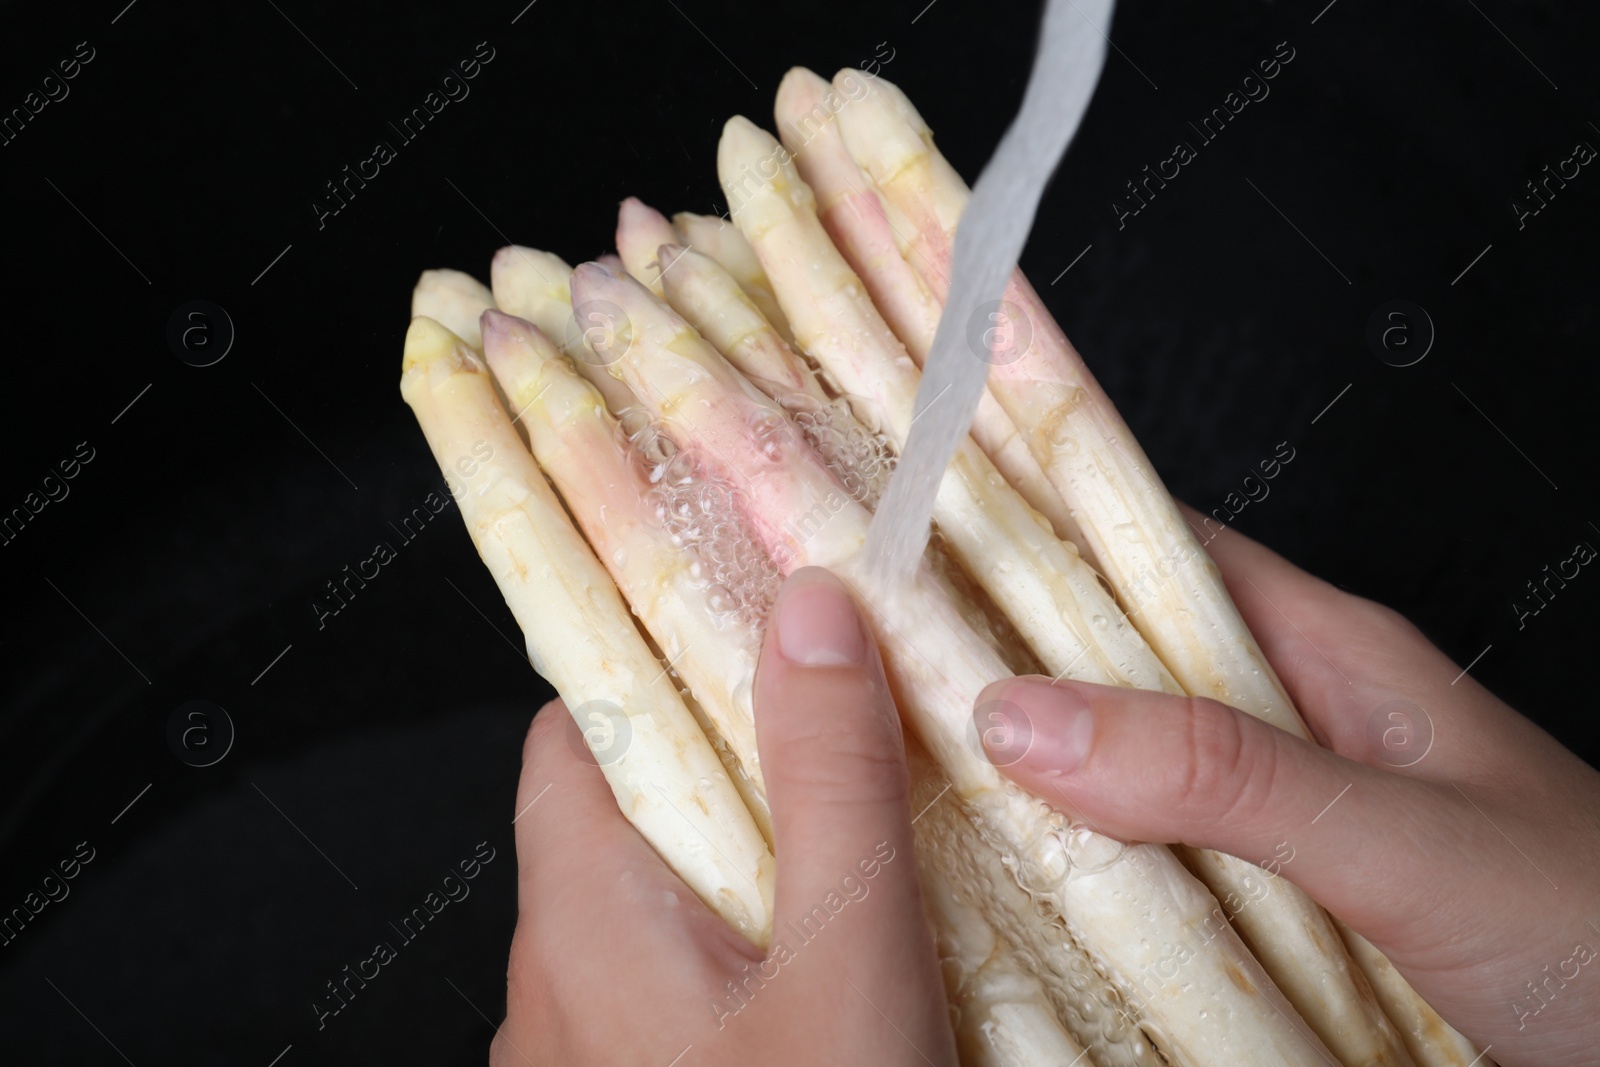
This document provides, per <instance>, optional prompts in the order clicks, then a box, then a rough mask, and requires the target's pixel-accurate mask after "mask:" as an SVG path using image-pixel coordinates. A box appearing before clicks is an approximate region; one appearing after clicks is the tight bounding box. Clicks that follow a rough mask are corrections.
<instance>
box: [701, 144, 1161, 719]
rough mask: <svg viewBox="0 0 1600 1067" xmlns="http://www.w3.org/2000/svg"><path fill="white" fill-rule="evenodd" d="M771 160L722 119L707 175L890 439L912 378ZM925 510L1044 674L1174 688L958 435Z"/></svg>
mask: <svg viewBox="0 0 1600 1067" xmlns="http://www.w3.org/2000/svg"><path fill="white" fill-rule="evenodd" d="M784 155H785V153H784V149H783V148H782V147H781V146H780V145H779V144H778V143H777V142H776V141H774V140H773V139H772V136H771V135H770V134H768V133H766V132H765V131H764V130H761V129H759V128H757V127H756V126H755V125H753V124H752V123H750V122H748V121H747V120H745V119H743V118H739V117H734V118H732V119H729V120H728V123H727V125H726V126H725V127H724V129H723V134H722V141H721V143H720V145H719V146H718V150H717V170H718V174H719V176H720V177H721V178H722V182H723V186H724V188H725V189H727V191H728V198H729V200H730V201H731V202H737V203H738V204H739V210H738V211H737V212H736V213H735V214H734V219H735V221H736V222H737V223H738V225H739V227H740V229H741V231H742V232H743V233H744V234H745V237H746V239H747V240H749V242H750V245H751V247H752V248H754V249H755V251H756V255H757V256H758V257H759V258H760V260H761V264H762V267H763V269H765V271H766V273H767V276H768V277H769V278H771V279H772V283H773V287H774V289H775V291H776V293H777V296H778V300H779V302H780V303H781V304H782V305H783V307H784V310H785V312H786V313H787V314H788V316H789V322H790V324H791V325H792V326H793V327H794V330H795V337H796V340H797V342H798V343H799V344H800V346H801V347H802V348H804V349H805V350H806V351H807V352H809V353H810V354H811V355H812V356H813V357H814V358H815V359H816V360H817V361H818V362H819V363H821V365H822V366H823V368H824V369H825V370H826V371H827V372H828V373H829V374H830V375H831V376H832V377H833V379H834V380H835V381H837V382H839V384H840V385H841V386H842V387H843V388H844V389H845V390H846V391H847V392H849V393H851V394H854V395H857V396H861V397H864V398H865V399H866V400H867V401H869V402H871V404H872V405H873V406H874V408H875V409H876V410H877V411H878V412H880V413H881V415H882V419H883V425H884V429H885V433H886V434H887V435H888V436H889V438H890V439H891V440H892V441H893V442H894V444H895V445H896V447H899V446H902V445H904V443H905V440H906V436H907V434H908V433H909V432H910V429H911V422H912V419H913V418H914V417H915V416H914V414H913V411H914V407H915V403H916V393H917V385H918V383H919V382H920V380H921V375H920V372H918V370H917V368H916V366H915V364H913V363H912V361H911V360H910V359H909V358H908V357H907V356H906V353H905V349H904V347H903V346H902V345H901V344H900V342H899V340H897V339H896V338H895V336H894V334H893V332H892V331H890V329H889V327H888V325H887V324H886V323H885V322H884V321H883V319H882V317H881V316H880V315H879V314H878V312H877V309H876V308H875V307H874V306H873V304H872V301H871V299H869V298H868V296H867V295H866V292H865V291H864V289H863V288H862V285H861V281H860V279H859V278H858V277H857V276H856V274H855V272H854V271H852V270H851V269H850V266H849V264H847V263H846V262H845V261H844V259H843V257H841V256H840V255H839V253H838V251H837V250H836V249H835V248H834V246H833V243H832V242H831V241H830V240H829V238H828V235H827V232H826V231H825V230H823V228H822V224H821V223H820V222H819V221H818V219H817V216H816V212H815V210H814V206H813V201H812V196H811V192H810V190H809V188H808V187H807V186H806V184H805V183H804V182H802V181H801V180H800V178H799V176H798V175H797V174H796V173H795V171H794V167H793V165H792V164H791V163H789V162H788V161H787V160H786V159H784V158H782V157H783V156H784ZM769 172H770V173H771V174H772V175H773V177H771V178H770V179H767V178H765V177H764V176H765V175H766V174H767V173H769ZM974 358H976V357H974ZM934 516H935V518H936V520H937V522H938V526H939V530H940V532H941V533H942V534H943V535H944V537H945V538H947V539H948V541H949V543H950V545H951V547H952V548H953V549H954V551H955V553H956V555H957V557H958V558H959V559H960V560H961V561H962V563H963V564H964V565H965V566H966V568H967V571H968V573H970V574H971V576H972V578H973V579H974V580H975V581H976V582H977V583H978V584H979V585H980V586H982V587H983V588H984V590H986V591H987V592H988V593H989V595H990V596H991V597H993V598H994V600H995V602H996V603H997V604H999V605H1000V607H1001V609H1002V610H1003V611H1004V612H1005V614H1006V616H1007V617H1008V618H1009V619H1010V620H1011V622H1012V623H1013V624H1014V625H1015V626H1016V628H1017V632H1018V633H1019V634H1021V636H1022V638H1023V640H1025V641H1026V642H1027V643H1028V645H1029V646H1030V647H1031V648H1032V649H1033V651H1034V652H1035V653H1037V655H1038V657H1039V659H1040V660H1041V661H1042V662H1043V663H1044V664H1045V666H1046V668H1047V669H1048V670H1049V671H1050V672H1051V673H1052V674H1062V673H1066V672H1068V671H1070V672H1071V673H1072V675H1073V677H1075V678H1080V679H1082V680H1084V681H1095V682H1102V683H1106V684H1112V685H1119V684H1120V685H1134V686H1138V687H1139V688H1143V689H1168V690H1172V691H1176V686H1175V683H1174V682H1173V681H1172V679H1171V676H1170V675H1169V674H1168V673H1167V671H1166V668H1164V667H1163V666H1162V665H1161V664H1160V662H1159V661H1158V660H1157V659H1156V658H1155V657H1154V656H1153V655H1151V654H1150V652H1149V650H1148V649H1147V648H1145V647H1144V642H1143V640H1142V639H1141V638H1140V637H1139V636H1138V632H1137V631H1136V630H1135V629H1134V628H1133V627H1132V626H1130V625H1129V624H1128V621H1127V620H1126V619H1125V618H1123V616H1122V613H1121V612H1120V611H1118V610H1117V608H1116V605H1115V603H1114V602H1113V601H1112V600H1111V598H1110V597H1109V596H1108V595H1107V594H1106V592H1105V589H1104V587H1103V586H1102V585H1101V584H1100V580H1099V578H1098V577H1097V576H1096V575H1095V574H1094V572H1093V571H1092V570H1091V569H1090V568H1089V567H1088V566H1087V565H1086V564H1085V563H1084V562H1083V560H1082V559H1080V558H1079V556H1078V553H1077V550H1076V548H1074V547H1073V546H1072V545H1071V544H1070V543H1067V542H1063V541H1061V540H1060V539H1059V538H1057V537H1056V536H1055V534H1054V532H1053V531H1052V530H1051V528H1050V526H1049V524H1048V523H1047V522H1045V520H1044V519H1043V518H1042V517H1040V515H1039V514H1038V512H1036V511H1034V510H1033V509H1032V508H1030V507H1029V506H1028V504H1027V502H1026V501H1024V500H1023V499H1022V497H1021V496H1020V495H1019V494H1018V493H1017V491H1016V490H1015V489H1014V488H1013V487H1012V486H1011V485H1010V484H1009V483H1007V482H1006V480H1005V477H1004V476H1003V475H1001V474H1000V473H999V472H998V471H997V470H996V469H995V468H994V466H993V464H991V463H990V462H989V458H988V456H986V455H985V454H984V452H983V450H982V449H981V448H979V447H978V446H977V444H976V443H975V442H973V441H972V440H970V439H964V440H963V441H962V443H961V445H960V446H959V448H958V450H957V452H956V455H955V458H954V461H953V462H952V463H951V464H950V467H949V468H948V469H947V470H946V472H945V474H944V476H943V479H942V480H941V482H940V484H939V489H938V497H937V500H936V503H935V507H934Z"/></svg>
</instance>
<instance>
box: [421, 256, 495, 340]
mask: <svg viewBox="0 0 1600 1067" xmlns="http://www.w3.org/2000/svg"><path fill="white" fill-rule="evenodd" d="M491 307H494V294H493V293H491V292H490V291H489V287H488V286H487V285H484V284H483V283H482V282H480V281H479V280H478V279H476V278H474V277H473V276H472V275H470V274H465V273H463V272H461V271H459V270H425V271H423V272H422V277H420V278H418V279H417V286H416V288H415V289H413V290H411V317H412V318H416V317H417V316H418V315H425V316H427V317H428V318H430V319H433V320H434V321H436V322H438V323H439V324H441V325H442V326H444V328H445V329H447V330H449V331H450V332H451V333H453V334H455V335H456V336H457V337H459V338H461V339H462V340H463V341H465V342H467V344H469V345H471V346H472V347H473V348H476V349H478V350H479V351H482V349H483V338H482V337H481V336H479V334H478V316H479V315H482V314H483V309H484V308H491Z"/></svg>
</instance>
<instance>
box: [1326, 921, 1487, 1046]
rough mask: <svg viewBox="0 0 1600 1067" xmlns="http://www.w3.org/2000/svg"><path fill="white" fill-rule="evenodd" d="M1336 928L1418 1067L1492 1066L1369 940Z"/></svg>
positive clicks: (1348, 930)
mask: <svg viewBox="0 0 1600 1067" xmlns="http://www.w3.org/2000/svg"><path fill="white" fill-rule="evenodd" d="M1338 927H1339V932H1340V933H1341V934H1343V935H1344V940H1345V944H1346V945H1348V946H1350V954H1351V955H1352V956H1354V957H1355V959H1356V962H1357V963H1359V964H1360V965H1361V968H1362V970H1364V971H1365V972H1366V974H1367V976H1368V977H1369V978H1370V979H1371V980H1372V989H1373V992H1375V993H1376V994H1377V995H1378V1003H1380V1004H1382V1005H1383V1010H1384V1011H1386V1012H1388V1013H1389V1018H1391V1019H1393V1020H1394V1024H1395V1026H1396V1028H1397V1029H1399V1031H1400V1036H1401V1037H1403V1038H1404V1039H1405V1043H1406V1048H1407V1049H1409V1050H1410V1052H1411V1057H1412V1059H1414V1060H1416V1061H1417V1067H1494V1061H1493V1060H1491V1059H1490V1058H1489V1057H1488V1056H1485V1055H1483V1054H1481V1053H1480V1052H1479V1051H1478V1049H1477V1047H1476V1046H1475V1045H1473V1043H1472V1042H1470V1041H1468V1040H1467V1039H1466V1038H1465V1037H1462V1036H1461V1034H1460V1033H1459V1032H1457V1031H1456V1029H1455V1027H1453V1026H1451V1025H1450V1024H1449V1023H1447V1022H1445V1021H1444V1019H1443V1018H1441V1017H1440V1015H1439V1013H1438V1012H1436V1011H1434V1010H1433V1008H1432V1007H1431V1006H1430V1005H1429V1004H1428V1002H1427V1001H1425V1000H1423V999H1422V997H1420V996H1419V995H1418V994H1417V991H1416V990H1415V989H1412V988H1411V983H1410V982H1407V981H1406V979H1405V976H1404V975H1402V974H1401V973H1400V972H1399V971H1397V970H1395V969H1394V964H1392V963H1390V962H1389V958H1388V957H1387V956H1385V955H1384V954H1383V953H1381V952H1379V951H1378V949H1377V947H1376V946H1375V945H1373V943H1372V942H1371V941H1368V940H1367V939H1366V938H1364V937H1362V936H1361V935H1360V934H1358V933H1356V932H1355V931H1354V930H1352V929H1350V928H1349V927H1348V926H1346V925H1345V924H1344V923H1339V924H1338Z"/></svg>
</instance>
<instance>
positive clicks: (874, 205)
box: [773, 67, 1083, 548]
mask: <svg viewBox="0 0 1600 1067" xmlns="http://www.w3.org/2000/svg"><path fill="white" fill-rule="evenodd" d="M858 77H863V76H861V75H858ZM848 106H849V99H848V98H847V97H844V96H842V95H841V94H840V93H839V91H838V90H836V89H835V88H834V87H833V86H832V85H830V84H828V83H827V82H826V81H823V80H822V79H821V78H819V77H818V76H817V75H815V74H813V73H812V72H811V71H809V70H806V69H805V68H804V67H795V68H794V69H792V70H790V71H789V73H788V74H786V75H784V78H783V82H782V83H781V84H780V85H779V86H778V99H777V103H776V104H775V105H774V108H773V113H774V117H775V119H776V121H777V124H778V131H779V134H780V136H781V137H782V139H783V145H784V147H785V148H786V149H788V151H789V154H790V156H791V157H792V158H793V160H794V163H795V166H796V167H797V168H798V170H799V173H800V177H801V178H802V179H803V180H804V181H805V183H806V184H807V185H809V186H810V187H811V191H812V192H813V193H814V194H815V195H816V198H817V213H818V215H819V217H820V218H821V220H822V225H823V227H824V228H825V229H826V230H827V231H828V235H829V236H830V237H832V238H833V243H834V245H835V246H836V247H837V248H838V250H839V252H840V254H842V255H843V256H844V258H845V260H846V262H848V263H849V264H850V267H851V269H853V270H854V271H855V272H856V274H857V276H859V277H860V278H861V280H862V284H863V285H864V286H865V287H866V290H867V293H868V294H869V295H870V296H871V297H872V302H873V304H875V305H876V306H877V308H878V310H879V311H880V312H881V313H882V314H883V318H884V321H886V322H887V323H888V324H889V327H890V328H891V329H892V330H893V331H894V333H895V336H897V337H899V338H900V341H901V343H903V344H904V345H905V346H906V351H907V352H909V353H911V358H912V359H914V360H916V363H917V366H919V367H920V366H922V364H923V362H924V361H925V360H926V359H927V358H928V351H929V349H931V348H932V347H933V335H934V333H935V332H936V331H937V330H938V327H939V316H940V314H941V313H942V312H943V310H944V308H943V305H942V303H941V302H940V300H939V299H938V298H937V297H935V296H934V294H933V293H932V292H931V291H930V290H929V289H928V287H927V285H926V284H925V283H924V282H923V281H922V277H921V275H919V274H918V273H917V272H916V271H915V270H913V269H912V268H911V265H910V264H909V263H907V262H906V261H905V259H904V258H902V256H901V250H900V248H899V246H898V242H897V238H896V230H897V229H900V230H904V231H906V232H908V233H909V232H910V227H909V225H908V224H907V223H905V222H904V221H897V220H896V219H895V218H893V217H892V212H893V210H894V209H893V207H892V206H891V205H889V204H887V203H885V201H884V199H883V196H882V194H880V193H879V192H878V191H877V188H876V187H875V186H874V185H873V184H872V180H871V179H870V178H868V177H867V176H866V175H865V174H863V173H862V172H861V168H860V167H857V166H856V164H855V160H853V159H851V158H850V153H849V152H847V151H846V150H845V147H844V141H843V139H841V138H840V136H839V124H838V123H837V122H835V121H833V117H834V114H835V113H837V112H838V111H839V110H840V109H841V108H844V107H848ZM972 439H973V440H974V441H976V442H978V446H979V447H980V448H982V449H983V450H984V452H985V453H987V454H988V456H989V459H990V461H991V462H993V463H994V465H995V467H996V468H998V469H999V471H1000V473H1001V474H1003V475H1005V477H1006V481H1008V482H1010V483H1011V485H1012V487H1013V488H1015V489H1016V490H1017V492H1019V493H1021V494H1022V498H1023V499H1024V500H1026V501H1027V502H1028V503H1029V504H1030V505H1031V506H1032V507H1033V509H1034V510H1035V511H1037V512H1039V514H1041V515H1043V516H1044V517H1045V518H1047V519H1049V520H1050V525H1051V526H1052V527H1053V528H1054V529H1055V531H1056V536H1057V537H1060V538H1061V539H1062V540H1063V541H1071V542H1073V543H1074V544H1076V545H1078V546H1079V547H1080V548H1081V547H1082V546H1083V535H1082V533H1081V532H1080V531H1079V530H1078V524H1077V521H1076V520H1074V519H1073V517H1072V514H1071V513H1070V512H1069V511H1068V510H1067V505H1066V503H1065V502H1064V501H1063V500H1062V499H1061V494H1059V493H1058V492H1056V490H1055V487H1054V486H1052V485H1051V484H1050V480H1049V479H1048V478H1046V477H1045V475H1044V471H1043V470H1041V469H1040V468H1039V464H1038V461H1036V460H1035V459H1034V458H1033V453H1032V452H1030V451H1029V449H1028V442H1027V441H1025V440H1024V439H1023V438H1022V436H1021V435H1020V434H1018V433H1017V427H1016V425H1015V424H1014V423H1013V422H1012V421H1011V417H1010V416H1009V415H1007V414H1006V413H1005V409H1003V408H1002V407H1001V406H1000V404H999V402H998V401H996V400H995V398H994V397H993V396H991V395H989V394H988V393H985V394H984V396H983V397H982V398H981V399H980V400H979V401H978V411H977V414H976V415H975V416H974V418H973V420H972Z"/></svg>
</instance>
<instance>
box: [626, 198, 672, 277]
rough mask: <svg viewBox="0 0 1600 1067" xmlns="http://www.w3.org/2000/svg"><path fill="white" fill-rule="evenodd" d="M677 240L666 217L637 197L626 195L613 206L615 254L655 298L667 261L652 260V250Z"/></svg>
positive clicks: (654, 256) (654, 254)
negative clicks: (615, 208)
mask: <svg viewBox="0 0 1600 1067" xmlns="http://www.w3.org/2000/svg"><path fill="white" fill-rule="evenodd" d="M677 243H678V231H676V230H674V229H673V228H672V223H670V222H668V221H667V217H666V216H665V215H663V214H662V213H661V212H659V211H657V210H656V209H655V208H653V207H651V206H650V205H648V204H646V203H645V202H644V201H642V200H640V199H639V198H638V197H636V196H630V197H628V198H627V199H626V200H624V201H623V202H622V204H621V206H620V207H619V208H618V209H617V253H618V254H619V255H621V256H622V262H623V265H624V266H626V267H627V268H628V273H629V274H631V275H633V276H634V277H635V278H637V279H638V280H639V281H641V282H643V283H644V284H645V285H647V286H649V288H650V291H651V292H652V293H654V294H655V295H656V296H658V297H659V296H660V295H661V271H662V269H663V268H665V267H667V266H669V265H670V264H667V263H658V262H656V249H658V248H660V247H661V246H662V245H668V244H677Z"/></svg>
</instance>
